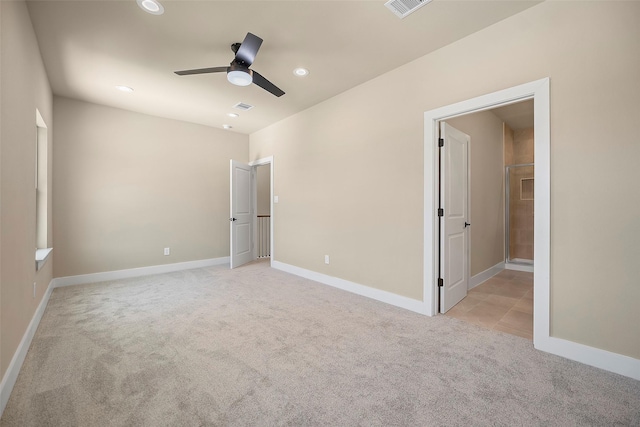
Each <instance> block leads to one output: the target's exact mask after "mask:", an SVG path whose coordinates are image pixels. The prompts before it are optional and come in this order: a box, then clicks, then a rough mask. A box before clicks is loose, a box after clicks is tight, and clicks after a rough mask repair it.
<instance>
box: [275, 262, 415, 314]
mask: <svg viewBox="0 0 640 427" xmlns="http://www.w3.org/2000/svg"><path fill="white" fill-rule="evenodd" d="M271 267H273V268H275V269H277V270H281V271H284V272H287V273H291V274H294V275H296V276H300V277H304V278H305V279H309V280H313V281H315V282H320V283H322V284H325V285H329V286H333V287H334V288H338V289H342V290H343V291H347V292H351V293H354V294H357V295H361V296H364V297H367V298H371V299H374V300H377V301H380V302H384V303H387V304H391V305H395V306H396V307H400V308H404V309H406V310H410V311H413V312H416V313H420V314H427V311H426V306H425V304H424V302H422V301H419V300H415V299H412V298H407V297H403V296H402V295H397V294H394V293H391V292H387V291H383V290H380V289H375V288H371V287H369V286H365V285H361V284H359V283H355V282H350V281H348V280H344V279H340V278H338V277H333V276H328V275H326V274H322V273H318V272H316V271H311V270H307V269H304V268H300V267H296V266H294V265H289V264H285V263H283V262H280V261H274V260H272V261H271Z"/></svg>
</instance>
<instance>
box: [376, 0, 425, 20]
mask: <svg viewBox="0 0 640 427" xmlns="http://www.w3.org/2000/svg"><path fill="white" fill-rule="evenodd" d="M430 1H431V0H389V1H388V2H386V3H385V4H384V5H385V6H387V8H388V9H389V10H390V11H391V12H393V13H395V14H396V16H398V17H399V18H404V17H405V16H407V15H410V14H412V13H413V12H415V11H416V10H418V9H420V8H421V7H422V6H424V5H426V4H427V3H429V2H430Z"/></svg>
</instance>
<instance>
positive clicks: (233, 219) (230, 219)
mask: <svg viewBox="0 0 640 427" xmlns="http://www.w3.org/2000/svg"><path fill="white" fill-rule="evenodd" d="M229 221H237V219H236V218H229Z"/></svg>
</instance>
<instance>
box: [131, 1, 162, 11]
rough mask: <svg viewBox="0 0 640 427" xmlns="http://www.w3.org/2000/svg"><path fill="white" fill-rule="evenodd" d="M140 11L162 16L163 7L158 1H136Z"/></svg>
mask: <svg viewBox="0 0 640 427" xmlns="http://www.w3.org/2000/svg"><path fill="white" fill-rule="evenodd" d="M136 3H138V6H140V8H141V9H142V10H144V11H145V12H147V13H150V14H152V15H162V14H163V13H164V6H162V4H160V2H159V1H158V0H136Z"/></svg>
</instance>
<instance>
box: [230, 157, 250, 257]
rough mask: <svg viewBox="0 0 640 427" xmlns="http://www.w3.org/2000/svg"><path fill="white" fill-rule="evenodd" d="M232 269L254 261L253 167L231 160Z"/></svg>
mask: <svg viewBox="0 0 640 427" xmlns="http://www.w3.org/2000/svg"><path fill="white" fill-rule="evenodd" d="M229 221H230V222H231V248H230V254H231V256H230V258H231V268H236V267H238V266H240V265H242V264H246V263H247V262H249V261H251V260H252V259H253V251H252V236H253V233H252V232H251V226H252V216H251V166H249V165H246V164H244V163H240V162H237V161H235V160H231V217H230V218H229Z"/></svg>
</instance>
